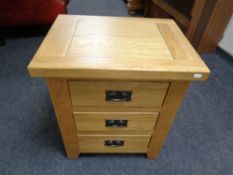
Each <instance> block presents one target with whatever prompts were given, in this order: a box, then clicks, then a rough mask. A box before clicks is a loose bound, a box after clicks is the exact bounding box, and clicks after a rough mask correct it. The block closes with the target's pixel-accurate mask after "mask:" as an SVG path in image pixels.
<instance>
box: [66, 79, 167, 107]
mask: <svg viewBox="0 0 233 175" xmlns="http://www.w3.org/2000/svg"><path fill="white" fill-rule="evenodd" d="M168 84H169V83H166V82H165V83H154V82H110V81H69V88H70V94H71V100H72V105H73V106H80V107H160V106H161V105H162V103H163V99H164V97H165V94H166V91H167V88H168Z"/></svg>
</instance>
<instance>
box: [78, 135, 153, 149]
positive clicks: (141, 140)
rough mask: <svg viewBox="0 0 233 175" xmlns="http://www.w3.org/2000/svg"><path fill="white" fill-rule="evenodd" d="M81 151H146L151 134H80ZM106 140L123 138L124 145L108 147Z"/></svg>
mask: <svg viewBox="0 0 233 175" xmlns="http://www.w3.org/2000/svg"><path fill="white" fill-rule="evenodd" d="M78 138H79V146H80V152H81V153H145V152H147V146H148V143H149V140H150V135H118V136H115V135H99V136H96V135H94V136H92V135H79V136H78ZM105 140H123V141H124V146H122V147H106V146H104V141H105Z"/></svg>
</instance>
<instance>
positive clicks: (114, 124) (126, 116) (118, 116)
mask: <svg viewBox="0 0 233 175" xmlns="http://www.w3.org/2000/svg"><path fill="white" fill-rule="evenodd" d="M74 116H75V122H76V127H77V130H78V131H100V132H101V131H111V132H114V131H116V132H120V131H147V132H148V133H153V130H154V126H155V123H156V120H157V117H158V113H150V112H146V113H136V112H74Z"/></svg>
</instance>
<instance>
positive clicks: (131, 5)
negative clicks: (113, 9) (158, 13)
mask: <svg viewBox="0 0 233 175" xmlns="http://www.w3.org/2000/svg"><path fill="white" fill-rule="evenodd" d="M126 2H127V7H128V12H129V14H130V15H134V14H136V13H137V12H138V11H142V10H143V8H144V0H126Z"/></svg>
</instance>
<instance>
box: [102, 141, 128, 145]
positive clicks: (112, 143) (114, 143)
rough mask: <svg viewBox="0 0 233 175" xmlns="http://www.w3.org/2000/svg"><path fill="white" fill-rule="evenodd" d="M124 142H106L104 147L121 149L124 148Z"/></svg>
mask: <svg viewBox="0 0 233 175" xmlns="http://www.w3.org/2000/svg"><path fill="white" fill-rule="evenodd" d="M124 142H125V141H124V140H105V141H104V146H107V147H121V146H124Z"/></svg>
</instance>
